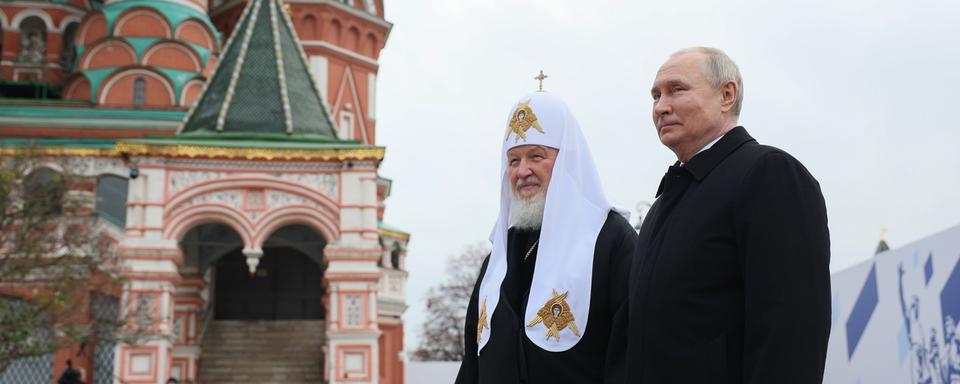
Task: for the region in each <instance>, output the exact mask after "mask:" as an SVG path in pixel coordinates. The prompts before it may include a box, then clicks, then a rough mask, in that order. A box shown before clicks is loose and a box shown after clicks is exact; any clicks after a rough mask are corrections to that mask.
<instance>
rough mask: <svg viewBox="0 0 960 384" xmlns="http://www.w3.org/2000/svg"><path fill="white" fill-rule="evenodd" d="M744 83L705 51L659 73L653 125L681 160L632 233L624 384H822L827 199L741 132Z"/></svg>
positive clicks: (729, 64)
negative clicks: (633, 251) (634, 236)
mask: <svg viewBox="0 0 960 384" xmlns="http://www.w3.org/2000/svg"><path fill="white" fill-rule="evenodd" d="M742 84H743V82H742V80H741V77H740V73H739V69H737V66H736V64H734V62H733V61H732V60H731V59H730V58H729V57H728V56H727V55H726V54H724V53H723V52H722V51H720V50H717V49H713V48H689V49H685V50H682V51H680V52H677V53H675V54H674V55H673V56H671V57H670V59H669V60H667V62H666V63H665V64H663V66H662V67H660V70H659V71H658V72H657V76H656V80H655V82H654V85H653V88H652V90H651V92H652V96H653V121H654V123H655V125H656V129H657V134H658V135H659V137H660V141H661V142H662V143H663V144H664V145H665V146H667V147H668V148H670V150H672V151H673V152H674V153H675V154H676V156H677V160H678V161H677V162H676V163H675V164H674V165H673V166H670V167H669V169H668V170H667V173H666V175H664V177H663V180H662V181H661V183H660V188H659V190H658V191H657V196H658V197H657V200H656V202H655V203H654V204H653V206H652V207H651V209H650V212H649V214H648V215H647V217H646V218H645V220H644V222H643V225H642V227H641V229H640V236H639V241H638V244H637V257H636V258H635V262H634V263H633V267H632V268H631V271H630V286H629V311H628V313H629V315H628V319H626V323H627V325H628V326H625V327H622V328H620V329H628V330H627V331H626V333H627V339H628V343H627V349H626V351H625V353H624V354H622V355H621V356H622V358H623V361H620V362H619V364H618V367H617V373H618V374H622V375H624V377H623V379H624V381H625V382H628V383H655V384H669V383H678V384H679V383H683V384H687V383H712V384H716V383H767V384H774V383H775V384H786V383H820V382H821V381H822V378H823V366H824V361H825V358H826V351H827V339H828V337H829V333H830V274H829V269H828V266H829V259H830V240H829V233H828V230H827V214H826V208H825V205H824V200H823V195H822V194H821V192H820V186H819V184H818V183H817V181H816V180H815V179H814V178H813V176H812V175H810V173H809V172H808V171H807V169H806V168H804V166H803V165H802V164H801V163H800V162H799V161H797V160H796V159H795V158H793V157H792V156H790V155H789V154H787V153H786V152H784V151H782V150H780V149H777V148H774V147H770V146H766V145H761V144H758V143H757V142H756V140H754V139H753V138H752V137H751V136H750V135H749V134H748V133H747V131H746V130H745V129H744V128H743V127H740V126H737V118H738V116H739V114H740V105H741V103H742V100H743V85H742ZM614 329H617V328H616V327H614Z"/></svg>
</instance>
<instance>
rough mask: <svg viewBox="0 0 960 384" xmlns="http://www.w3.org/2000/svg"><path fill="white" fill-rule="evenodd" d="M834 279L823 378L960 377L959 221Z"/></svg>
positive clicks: (949, 380)
mask: <svg viewBox="0 0 960 384" xmlns="http://www.w3.org/2000/svg"><path fill="white" fill-rule="evenodd" d="M831 280H832V284H833V285H832V291H833V292H832V294H833V313H832V315H833V320H832V324H833V326H832V329H831V332H830V344H829V347H828V352H827V364H826V372H825V374H824V379H823V382H824V383H829V384H835V383H836V384H840V383H843V384H874V383H884V384H887V383H890V384H894V383H895V384H960V226H956V227H953V228H951V229H948V230H946V231H943V232H940V233H937V234H935V235H933V236H930V237H927V238H925V239H922V240H919V241H916V242H914V243H911V244H907V245H905V246H903V247H899V248H896V249H893V250H889V251H886V252H882V253H880V254H878V255H877V256H876V257H874V258H873V259H871V260H867V261H865V262H863V263H860V264H858V265H856V266H854V267H851V268H849V269H846V270H843V271H840V272H838V273H835V274H834V275H833V276H832V278H831Z"/></svg>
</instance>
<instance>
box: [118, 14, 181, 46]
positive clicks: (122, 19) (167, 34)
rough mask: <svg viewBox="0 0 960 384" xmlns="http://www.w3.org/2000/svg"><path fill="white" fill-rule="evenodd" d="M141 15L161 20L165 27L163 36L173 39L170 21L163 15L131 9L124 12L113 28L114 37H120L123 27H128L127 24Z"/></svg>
mask: <svg viewBox="0 0 960 384" xmlns="http://www.w3.org/2000/svg"><path fill="white" fill-rule="evenodd" d="M140 15H146V16H150V17H153V18H156V19H157V20H160V22H161V24H162V25H163V35H164V36H165V37H167V38H168V39H170V38H173V31H171V29H170V21H168V20H167V18H166V17H163V15H162V14H159V13H157V12H156V11H152V10H149V9H145V8H131V9H130V10H128V11H126V12H124V13H123V14H122V15H121V16H120V18H118V19H117V23H116V25H114V26H113V35H114V36H119V35H120V31H121V30H123V26H124V25H126V24H127V22H128V21H130V19H132V18H133V17H135V16H140Z"/></svg>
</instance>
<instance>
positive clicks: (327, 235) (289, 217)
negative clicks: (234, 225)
mask: <svg viewBox="0 0 960 384" xmlns="http://www.w3.org/2000/svg"><path fill="white" fill-rule="evenodd" d="M291 224H304V225H306V226H308V227H310V228H312V229H313V230H315V231H317V232H318V233H320V234H321V235H323V238H324V239H325V240H326V241H327V243H328V244H329V243H332V242H334V241H336V240H337V239H339V238H340V230H339V229H338V227H337V224H336V223H334V222H333V221H332V220H331V219H330V218H329V217H325V216H324V215H323V214H321V212H320V211H318V210H316V209H315V208H313V207H307V206H285V207H280V208H277V209H275V210H272V211H270V212H269V213H267V214H266V215H264V216H263V217H261V218H260V219H258V220H257V222H256V223H255V224H254V229H253V230H254V232H253V233H254V235H253V246H254V247H258V248H262V247H263V242H264V241H266V240H267V238H268V237H270V235H271V234H273V232H275V231H276V230H278V229H280V228H283V227H285V226H288V225H291Z"/></svg>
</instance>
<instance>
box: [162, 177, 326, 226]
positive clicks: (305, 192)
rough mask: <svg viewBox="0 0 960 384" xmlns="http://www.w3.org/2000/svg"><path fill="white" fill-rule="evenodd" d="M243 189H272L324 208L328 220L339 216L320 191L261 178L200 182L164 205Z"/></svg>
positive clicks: (169, 198) (283, 181)
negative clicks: (222, 191)
mask: <svg viewBox="0 0 960 384" xmlns="http://www.w3.org/2000/svg"><path fill="white" fill-rule="evenodd" d="M245 188H258V189H274V190H279V191H283V192H288V193H292V194H295V195H300V196H303V197H305V198H307V199H310V200H311V201H313V202H315V203H317V204H319V205H320V206H322V207H324V208H326V211H327V212H323V214H324V215H326V216H328V217H329V218H331V219H333V220H336V219H338V218H339V215H340V208H339V206H338V205H337V203H336V202H335V201H334V200H333V199H331V198H330V196H327V195H326V194H324V193H323V192H322V191H320V190H317V189H313V188H310V187H307V186H305V185H302V184H299V183H295V182H292V181H289V180H284V179H278V178H271V177H262V176H243V177H229V178H223V179H215V180H209V181H205V182H200V183H197V184H196V185H192V186H189V187H187V188H186V189H184V190H182V191H178V192H177V193H175V194H173V195H172V196H169V197H168V200H167V201H166V203H165V204H164V205H165V206H166V207H168V209H169V208H171V207H178V206H180V205H182V204H183V203H186V202H187V201H190V200H191V199H193V198H195V197H197V196H200V195H206V194H209V193H214V192H217V191H221V190H227V189H245Z"/></svg>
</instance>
